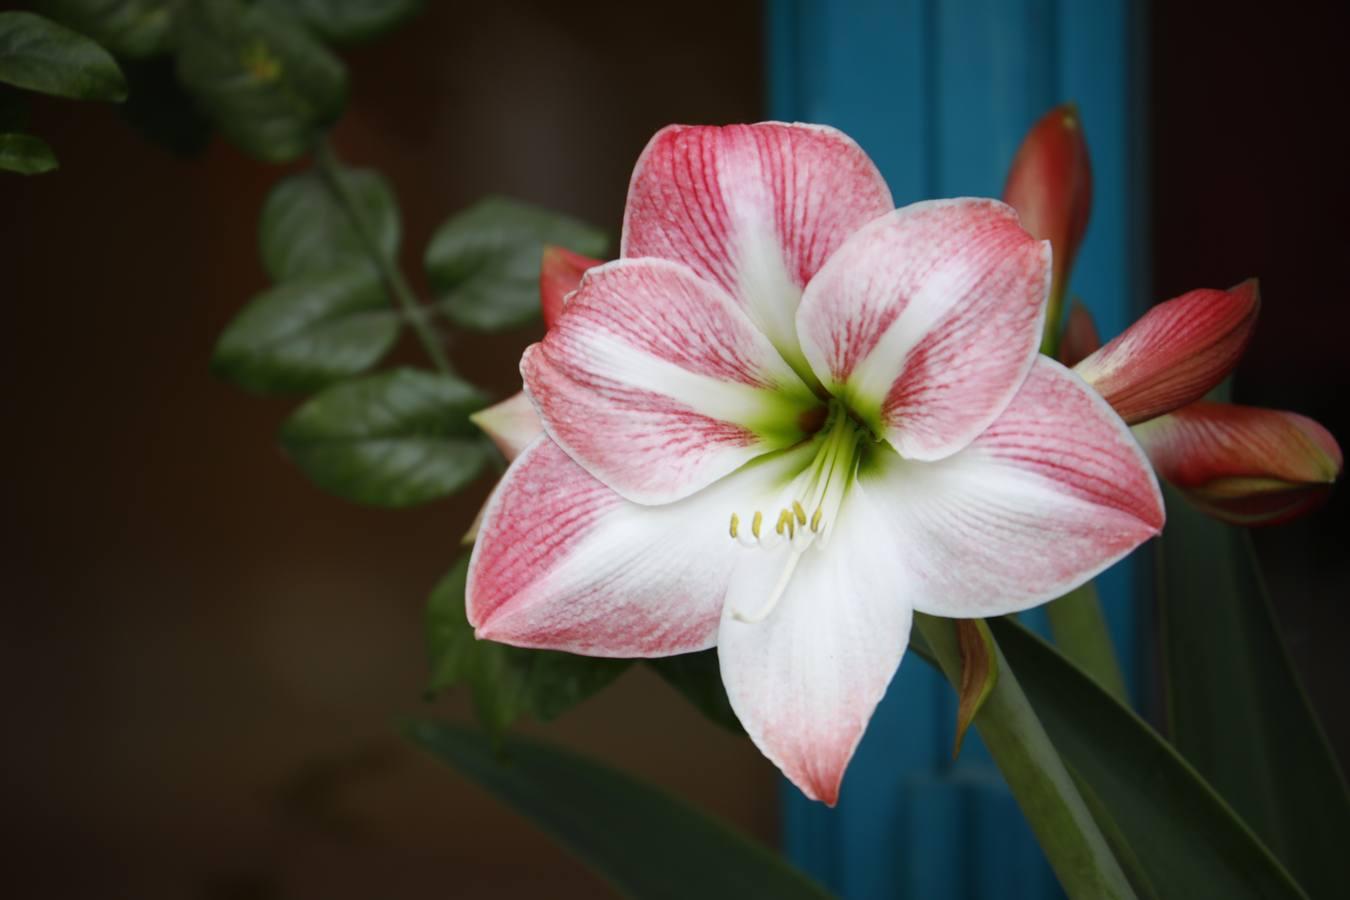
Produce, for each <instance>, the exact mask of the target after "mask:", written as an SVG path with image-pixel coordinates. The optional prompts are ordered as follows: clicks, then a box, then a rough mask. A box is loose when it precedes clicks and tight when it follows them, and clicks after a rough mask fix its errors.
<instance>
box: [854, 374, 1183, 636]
mask: <svg viewBox="0 0 1350 900" xmlns="http://www.w3.org/2000/svg"><path fill="white" fill-rule="evenodd" d="M847 504H848V505H847V508H846V509H845V512H844V514H845V515H848V516H855V515H870V516H871V518H872V519H873V520H874V521H875V522H877V523H878V528H879V529H880V530H882V531H883V532H884V533H885V535H886V538H885V541H886V542H887V543H888V544H889V546H890V547H892V548H893V550H892V552H893V553H894V555H895V556H896V557H897V560H898V562H897V564H900V565H903V567H904V571H905V572H907V573H908V576H907V580H906V581H905V582H904V583H903V584H901V583H897V584H896V586H895V592H896V594H897V596H903V597H904V598H905V600H906V601H907V602H909V603H911V604H912V605H913V606H914V608H915V609H917V610H919V611H921V612H926V613H930V614H933V615H938V616H948V617H952V618H962V619H966V618H979V617H984V616H997V615H1004V614H1006V613H1012V612H1017V611H1019V610H1023V609H1027V608H1028V607H1031V606H1035V605H1037V604H1038V603H1043V602H1045V601H1046V600H1050V599H1053V598H1055V597H1058V596H1061V595H1062V594H1064V593H1066V592H1067V591H1069V590H1071V589H1072V588H1074V587H1077V586H1078V585H1080V584H1082V583H1083V582H1085V581H1087V580H1088V579H1089V578H1091V577H1093V576H1094V575H1096V574H1097V573H1098V572H1100V571H1102V570H1103V569H1105V568H1106V567H1107V566H1109V565H1111V564H1112V563H1114V562H1116V561H1117V560H1119V559H1121V558H1122V557H1124V556H1125V555H1126V554H1128V553H1129V552H1130V551H1131V550H1133V549H1134V548H1135V547H1137V546H1139V545H1140V544H1141V543H1143V542H1144V541H1146V540H1148V539H1149V538H1151V537H1153V536H1154V535H1155V534H1157V533H1158V531H1159V530H1160V529H1161V528H1162V524H1163V518H1164V516H1163V503H1162V496H1161V495H1160V493H1159V491H1158V482H1157V480H1156V478H1155V477H1154V475H1153V470H1152V468H1151V467H1150V466H1149V464H1148V459H1147V458H1146V457H1145V456H1144V453H1143V451H1142V450H1141V449H1140V447H1139V445H1138V443H1136V442H1135V440H1134V438H1133V437H1132V436H1131V434H1130V432H1129V430H1128V429H1127V428H1126V427H1125V425H1124V423H1122V422H1121V421H1120V419H1119V417H1117V416H1116V415H1115V414H1114V413H1113V412H1112V411H1111V409H1110V408H1109V407H1108V406H1107V405H1106V404H1105V402H1103V401H1102V399H1101V398H1100V397H1099V396H1097V394H1096V393H1094V392H1093V391H1092V390H1091V389H1090V388H1089V387H1088V386H1087V385H1085V384H1084V383H1083V382H1082V381H1081V380H1080V379H1079V378H1078V377H1077V376H1075V375H1074V374H1073V373H1072V372H1070V371H1069V370H1068V369H1066V368H1064V367H1063V366H1061V365H1060V364H1059V363H1056V362H1052V361H1051V360H1050V359H1049V358H1047V357H1039V358H1038V359H1037V362H1036V366H1035V367H1034V368H1033V369H1032V371H1031V374H1030V375H1029V376H1028V377H1027V379H1026V382H1025V383H1024V384H1023V385H1022V388H1021V390H1019V391H1018V392H1017V396H1016V397H1014V398H1013V400H1012V402H1011V403H1010V404H1008V408H1007V409H1006V410H1004V412H1003V414H1002V415H1001V416H999V418H998V420H997V421H996V422H994V424H993V425H991V426H990V427H989V428H988V429H987V430H986V431H985V432H984V433H983V434H981V435H980V436H979V437H978V438H976V439H975V440H974V441H973V442H971V444H970V445H969V446H968V447H966V448H965V449H964V450H962V451H961V452H960V453H957V454H955V455H953V456H950V457H948V458H946V459H944V460H940V461H938V462H935V463H924V462H917V461H912V460H905V459H901V458H900V457H899V456H897V455H896V454H894V453H891V452H883V453H880V454H878V456H877V458H875V459H873V460H872V461H870V462H869V464H868V465H867V466H866V467H865V468H863V469H862V470H861V471H860V472H859V476H858V483H857V485H856V486H855V488H854V491H853V493H852V494H850V496H849V499H848V501H847ZM860 508H861V510H862V512H861V513H860V512H859V510H860Z"/></svg>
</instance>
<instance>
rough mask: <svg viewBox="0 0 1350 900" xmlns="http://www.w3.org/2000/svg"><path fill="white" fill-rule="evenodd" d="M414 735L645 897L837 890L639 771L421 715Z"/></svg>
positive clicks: (791, 897)
mask: <svg viewBox="0 0 1350 900" xmlns="http://www.w3.org/2000/svg"><path fill="white" fill-rule="evenodd" d="M408 736H409V737H410V738H412V740H414V741H415V742H417V743H418V744H420V745H421V746H422V747H424V748H425V749H427V750H429V751H430V752H431V753H433V754H435V755H436V756H437V757H439V758H441V759H442V760H444V761H446V762H448V763H450V764H451V765H452V766H454V767H455V768H457V769H458V770H459V771H460V772H461V773H463V774H464V775H465V776H466V777H468V778H471V779H472V780H474V781H475V782H477V783H478V784H479V785H481V786H482V787H484V788H486V789H487V790H489V791H491V792H492V793H493V794H495V795H496V796H497V798H498V799H499V800H501V801H502V802H504V803H506V804H507V805H509V806H511V807H512V808H514V809H515V810H516V811H517V812H519V813H520V814H521V815H523V816H525V817H527V818H529V819H530V820H531V821H533V822H534V823H535V824H536V825H538V826H539V827H540V828H542V829H543V830H544V831H545V832H547V833H548V834H549V835H551V836H552V837H553V838H555V839H556V840H557V841H558V842H559V843H561V844H562V845H564V846H565V847H567V849H569V850H571V851H572V852H573V853H575V854H576V855H577V856H579V857H580V858H581V859H582V860H584V861H585V862H587V863H588V864H590V865H591V866H592V867H593V868H594V869H595V870H596V871H598V872H599V873H600V874H601V875H603V876H604V877H605V878H607V879H608V880H609V881H610V882H611V883H612V884H613V885H614V886H615V887H616V888H618V889H619V890H620V891H621V892H623V893H624V894H627V895H629V896H632V897H640V898H642V900H647V898H654V900H661V898H670V900H687V898H697V900H716V898H721V897H727V898H737V900H739V898H745V897H773V898H776V900H799V898H801V900H805V898H811V900H820V898H827V897H829V896H830V895H829V894H828V893H826V892H825V890H824V889H823V888H821V887H819V886H818V885H816V884H815V882H813V881H811V880H810V879H808V878H807V877H806V876H805V875H803V874H801V873H800V872H798V871H797V870H795V869H793V868H792V867H791V866H789V865H788V864H787V863H785V862H783V861H782V860H781V859H779V858H778V857H777V856H776V855H775V854H773V853H771V852H770V851H769V850H767V849H765V848H764V847H762V846H760V845H759V844H757V843H755V842H753V841H751V840H749V839H747V838H745V837H743V836H741V835H740V834H737V833H736V832H735V831H733V830H732V829H730V828H728V827H727V826H725V825H723V824H722V823H720V822H718V821H717V820H715V819H712V818H710V817H708V816H707V815H704V814H703V813H701V812H699V811H697V810H695V809H694V808H693V807H691V806H688V805H687V804H685V803H682V802H680V801H678V800H676V799H675V798H673V797H670V796H667V795H666V794H664V793H662V792H661V791H659V790H657V789H656V788H653V787H650V786H648V785H646V784H643V783H642V782H639V781H637V780H635V779H633V778H630V777H628V776H627V775H623V774H621V773H619V772H615V771H614V770H612V769H609V768H606V767H605V766H602V765H600V764H598V763H595V762H592V761H590V760H587V759H583V758H582V757H579V756H575V755H573V754H571V753H568V752H566V751H564V750H559V749H557V748H554V747H550V746H548V745H547V744H541V743H537V742H535V741H530V740H525V739H523V738H518V737H510V736H508V737H505V738H503V739H502V740H501V744H500V747H501V749H500V752H496V751H494V748H493V744H492V742H491V741H490V740H489V739H488V738H487V737H486V736H485V735H484V734H482V733H480V732H478V731H474V730H470V729H467V728H463V727H460V726H456V725H449V724H444V723H435V722H420V723H416V724H414V725H412V726H410V727H409V728H408Z"/></svg>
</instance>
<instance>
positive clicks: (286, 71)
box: [175, 0, 347, 162]
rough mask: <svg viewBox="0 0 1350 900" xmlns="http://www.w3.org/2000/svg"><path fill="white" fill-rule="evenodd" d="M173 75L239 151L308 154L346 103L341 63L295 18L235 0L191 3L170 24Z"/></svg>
mask: <svg viewBox="0 0 1350 900" xmlns="http://www.w3.org/2000/svg"><path fill="white" fill-rule="evenodd" d="M175 37H176V39H177V44H178V76H179V78H180V79H181V80H182V82H183V84H184V86H186V87H187V89H188V90H189V91H190V92H191V93H192V94H193V95H194V96H196V97H197V99H198V101H199V102H200V103H201V104H202V106H203V108H204V109H205V110H206V111H207V113H208V114H209V115H210V116H211V119H212V120H213V121H214V122H215V123H216V126H217V127H218V128H219V129H220V130H221V132H222V133H224V134H225V136H226V137H228V138H229V139H230V140H231V141H233V142H234V143H235V144H236V145H238V147H239V148H240V149H241V150H243V151H244V152H245V153H248V154H250V155H252V156H255V157H257V158H258V159H261V160H265V161H267V162H286V161H288V160H292V159H295V158H296V157H297V156H300V155H301V154H302V153H305V152H306V151H308V150H309V149H310V148H311V147H312V146H313V145H314V143H315V142H316V141H317V140H318V138H319V136H320V134H321V133H322V132H323V130H324V129H325V128H326V127H327V126H328V125H330V124H331V123H332V122H334V121H336V119H337V117H338V115H339V114H340V113H341V111H342V105H343V103H344V102H345V100H346V94H347V76H346V72H345V70H344V69H343V67H342V63H341V62H339V61H338V59H337V57H335V56H333V55H332V54H331V53H329V52H328V50H327V49H326V48H325V47H324V46H323V44H321V43H319V42H318V41H317V40H316V39H315V38H314V37H312V36H311V35H310V34H309V32H307V31H306V30H305V29H304V28H303V27H301V26H300V25H298V24H297V23H295V22H292V21H290V20H288V19H286V18H283V17H280V16H275V15H273V14H271V13H269V12H268V11H267V10H266V9H265V8H263V7H259V6H253V5H251V4H245V3H243V2H242V0H194V2H192V3H190V4H187V5H185V6H183V7H182V8H181V11H180V15H179V17H178V20H177V27H176V28H175Z"/></svg>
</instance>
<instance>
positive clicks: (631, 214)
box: [621, 122, 895, 377]
mask: <svg viewBox="0 0 1350 900" xmlns="http://www.w3.org/2000/svg"><path fill="white" fill-rule="evenodd" d="M894 208H895V204H894V202H893V201H892V200H891V192H890V189H889V188H888V187H887V186H886V182H885V180H883V179H882V177H881V174H880V173H879V172H878V171H877V168H876V166H875V165H874V164H873V162H872V160H871V159H869V158H868V157H867V154H866V153H864V152H863V151H862V149H861V148H860V147H859V146H858V145H857V144H856V143H854V142H853V140H852V139H851V138H849V137H848V136H847V135H845V134H843V133H842V132H839V131H836V130H835V129H833V128H827V127H825V126H820V125H800V124H794V125H789V124H784V123H781V122H763V123H760V124H757V125H730V126H726V127H723V128H710V127H696V126H687V125H672V126H670V127H668V128H665V129H663V130H661V131H660V132H658V133H657V134H656V136H655V137H653V138H652V140H651V142H650V143H648V145H647V148H646V149H645V150H644V151H643V153H642V156H641V158H639V160H638V163H637V167H636V168H635V169H634V171H633V178H632V182H631V183H630V185H629V188H628V205H627V208H626V210H625V212H624V226H623V241H622V247H621V251H622V253H621V255H622V256H624V257H638V256H656V257H660V258H662V259H669V260H673V261H675V262H680V263H683V264H685V265H687V266H689V267H690V268H692V269H693V270H694V271H695V272H697V273H698V274H699V275H701V276H703V277H704V278H707V279H709V280H710V281H712V282H714V283H716V284H718V285H720V286H721V287H722V288H723V289H724V290H726V291H727V292H728V293H729V294H731V295H732V296H733V297H734V298H735V299H736V302H737V303H739V304H740V305H741V306H742V307H743V308H744V309H745V310H746V312H747V313H748V314H749V315H750V317H751V319H752V320H753V321H754V322H755V324H756V325H757V326H759V328H760V329H761V330H763V331H764V333H765V334H767V335H768V336H769V338H770V340H772V341H773V343H774V346H776V347H777V348H778V349H779V351H780V352H781V353H782V354H783V356H784V357H785V358H786V359H788V360H789V361H790V362H791V363H792V364H793V365H794V367H798V368H799V370H801V371H802V372H803V374H804V375H806V376H807V377H809V374H808V373H806V372H805V364H804V362H803V361H802V359H801V352H800V350H799V349H798V346H797V339H796V333H795V330H794V327H793V314H794V313H795V312H796V310H797V303H798V301H799V300H800V298H801V292H802V288H804V287H805V286H806V283H807V282H808V281H810V280H811V278H812V277H813V276H814V275H815V274H816V272H817V271H819V269H820V267H821V266H822V265H824V264H825V260H826V259H828V258H829V256H830V254H831V253H833V252H834V251H835V249H836V248H837V247H839V245H840V244H842V243H843V242H844V241H845V240H846V239H847V238H848V236H849V235H851V234H852V233H853V232H854V231H857V230H858V229H859V228H860V227H862V226H863V225H864V224H865V223H867V222H869V221H871V220H872V219H874V218H876V217H877V216H879V215H882V214H883V213H886V212H889V211H890V210H892V209H894Z"/></svg>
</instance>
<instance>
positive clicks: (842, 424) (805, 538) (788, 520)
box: [730, 401, 866, 622]
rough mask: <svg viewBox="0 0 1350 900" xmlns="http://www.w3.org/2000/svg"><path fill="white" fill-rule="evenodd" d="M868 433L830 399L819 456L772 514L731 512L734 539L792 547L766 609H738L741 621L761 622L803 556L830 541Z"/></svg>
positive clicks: (819, 440)
mask: <svg viewBox="0 0 1350 900" xmlns="http://www.w3.org/2000/svg"><path fill="white" fill-rule="evenodd" d="M865 434H866V431H865V430H864V429H863V427H862V426H860V425H858V424H857V423H856V422H854V421H853V419H852V418H850V417H849V414H848V411H847V410H846V409H845V408H844V406H843V405H842V404H841V403H839V402H838V401H831V402H830V405H829V410H828V413H827V416H826V419H825V425H824V427H822V428H821V430H820V431H819V432H818V433H817V434H816V436H815V437H814V438H812V440H813V441H814V442H815V445H816V446H815V455H814V456H813V457H812V458H811V462H810V463H809V464H807V465H806V466H805V468H803V469H802V471H801V472H800V473H798V475H797V476H796V477H795V478H793V479H792V481H791V482H789V483H788V485H787V486H786V487H785V489H784V490H783V491H782V492H780V493H779V494H778V496H777V497H776V498H775V500H774V502H773V504H772V505H770V506H769V508H768V513H767V514H766V512H765V510H763V509H756V510H752V511H750V512H749V513H748V514H747V515H746V516H744V517H743V516H742V515H741V514H740V513H739V512H733V513H732V514H731V527H730V531H731V537H732V538H733V539H735V540H737V541H739V542H740V543H741V544H743V545H745V546H747V547H760V548H764V549H771V548H775V547H778V546H780V545H782V544H784V543H785V542H786V543H787V544H788V545H789V553H788V556H787V559H786V561H785V563H784V567H783V570H782V573H781V575H780V576H779V578H778V582H777V584H776V585H775V586H774V588H773V590H772V591H770V593H769V597H768V600H767V601H766V602H765V604H764V605H763V607H762V609H760V610H759V611H758V612H755V613H750V614H746V613H743V612H741V611H739V610H736V611H734V615H735V616H736V618H737V619H739V620H740V621H742V622H759V621H762V620H763V619H764V618H765V617H766V616H768V614H769V613H770V612H772V611H773V608H774V606H776V605H777V603H778V600H779V598H781V597H782V595H783V591H784V590H785V589H786V588H787V585H788V581H789V580H791V578H792V572H793V570H794V569H796V567H797V560H798V559H799V558H800V557H801V554H802V553H803V552H805V551H806V550H807V549H808V548H810V547H813V546H816V547H824V546H825V545H826V544H828V543H829V538H830V533H831V531H833V530H834V525H835V523H836V521H837V520H838V516H839V510H840V508H841V507H842V506H843V502H844V497H845V496H846V495H847V493H848V489H849V487H850V486H851V485H852V484H853V477H854V475H855V474H856V473H857V471H858V460H859V458H860V456H861V449H862V447H863V445H864V440H863V438H864V436H865Z"/></svg>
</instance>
